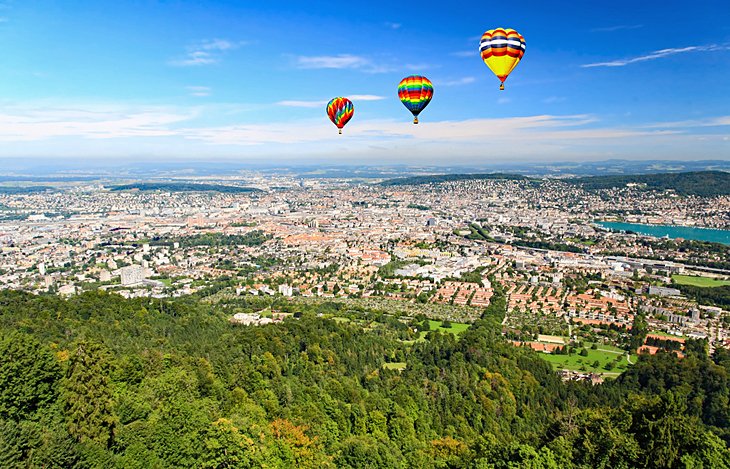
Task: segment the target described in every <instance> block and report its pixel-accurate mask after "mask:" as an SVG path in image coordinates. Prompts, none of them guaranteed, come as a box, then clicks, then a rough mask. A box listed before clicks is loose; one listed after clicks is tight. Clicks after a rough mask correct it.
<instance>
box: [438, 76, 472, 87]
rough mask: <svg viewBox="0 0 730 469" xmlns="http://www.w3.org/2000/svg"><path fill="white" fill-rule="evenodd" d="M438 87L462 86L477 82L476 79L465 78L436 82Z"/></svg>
mask: <svg viewBox="0 0 730 469" xmlns="http://www.w3.org/2000/svg"><path fill="white" fill-rule="evenodd" d="M434 81H435V82H436V84H437V85H438V86H462V85H468V84H470V83H474V82H475V81H477V79H476V78H474V77H463V78H457V79H455V80H443V81H441V80H434Z"/></svg>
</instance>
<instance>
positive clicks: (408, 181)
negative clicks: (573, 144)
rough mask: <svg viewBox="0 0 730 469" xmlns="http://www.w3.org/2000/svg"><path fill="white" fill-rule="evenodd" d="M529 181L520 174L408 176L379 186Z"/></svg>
mask: <svg viewBox="0 0 730 469" xmlns="http://www.w3.org/2000/svg"><path fill="white" fill-rule="evenodd" d="M527 179H529V178H528V177H527V176H522V175H520V174H503V173H488V174H434V175H429V176H410V177H402V178H395V179H386V180H385V181H383V182H381V183H380V185H381V186H417V185H421V184H440V183H442V182H455V181H480V180H503V181H523V180H527Z"/></svg>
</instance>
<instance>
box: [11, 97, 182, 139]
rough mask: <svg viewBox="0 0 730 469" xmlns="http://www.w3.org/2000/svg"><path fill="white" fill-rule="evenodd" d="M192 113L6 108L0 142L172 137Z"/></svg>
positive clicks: (93, 107) (153, 109) (99, 107)
mask: <svg viewBox="0 0 730 469" xmlns="http://www.w3.org/2000/svg"><path fill="white" fill-rule="evenodd" d="M195 114H196V111H195V110H188V111H185V112H182V111H179V110H174V109H168V108H164V107H154V106H149V107H140V108H136V109H133V108H126V107H118V106H103V105H90V106H85V107H74V108H67V107H44V106H39V107H21V108H13V107H7V108H5V110H4V112H3V113H0V141H3V142H13V141H37V140H48V139H52V138H57V137H78V138H82V139H113V138H126V137H162V136H172V135H175V130H173V128H172V125H173V124H177V123H180V122H183V121H186V120H189V119H191V118H193V117H194V116H195Z"/></svg>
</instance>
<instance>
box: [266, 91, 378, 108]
mask: <svg viewBox="0 0 730 469" xmlns="http://www.w3.org/2000/svg"><path fill="white" fill-rule="evenodd" d="M345 96H347V98H349V99H350V100H351V101H354V102H357V101H380V100H383V99H385V97H384V96H378V95H374V94H348V95H345ZM328 102H329V99H320V100H311V101H307V100H296V99H287V100H284V101H279V102H277V103H276V105H277V106H287V107H303V108H318V107H323V106H326V105H327V103H328Z"/></svg>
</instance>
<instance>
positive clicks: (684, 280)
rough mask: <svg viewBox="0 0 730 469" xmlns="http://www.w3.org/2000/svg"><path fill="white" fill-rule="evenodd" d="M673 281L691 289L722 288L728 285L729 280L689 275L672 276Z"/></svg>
mask: <svg viewBox="0 0 730 469" xmlns="http://www.w3.org/2000/svg"><path fill="white" fill-rule="evenodd" d="M672 280H674V281H675V282H676V283H677V284H679V285H691V286H693V287H707V288H712V287H722V286H725V285H730V280H718V279H715V278H709V277H693V276H691V275H672Z"/></svg>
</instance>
